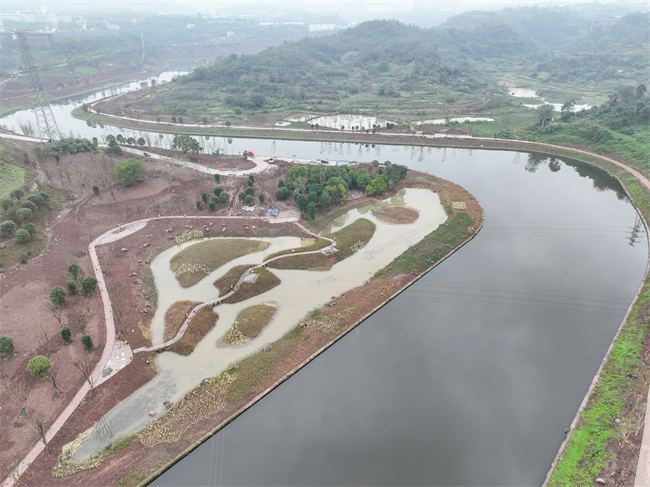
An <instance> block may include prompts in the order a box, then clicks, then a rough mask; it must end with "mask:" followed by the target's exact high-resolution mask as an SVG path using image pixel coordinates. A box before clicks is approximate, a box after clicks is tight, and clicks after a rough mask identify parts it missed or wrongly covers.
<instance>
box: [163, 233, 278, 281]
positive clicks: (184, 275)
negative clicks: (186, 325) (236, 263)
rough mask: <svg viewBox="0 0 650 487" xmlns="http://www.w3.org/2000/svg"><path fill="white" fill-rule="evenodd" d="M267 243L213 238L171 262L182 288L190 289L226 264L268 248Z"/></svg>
mask: <svg viewBox="0 0 650 487" xmlns="http://www.w3.org/2000/svg"><path fill="white" fill-rule="evenodd" d="M269 245H270V244H269V243H268V242H262V241H260V240H246V239H239V238H214V239H211V240H205V241H203V242H198V243H196V244H194V245H190V246H189V247H186V248H184V249H183V250H181V251H180V252H179V253H177V254H176V255H175V256H174V257H173V258H172V260H171V269H172V271H174V274H175V276H176V279H177V280H178V282H179V283H180V285H181V286H182V287H190V286H193V285H194V284H196V283H197V282H199V281H200V280H201V279H203V278H204V277H205V276H206V275H208V274H209V273H210V272H212V271H213V270H215V269H218V268H219V267H221V266H222V265H224V264H225V263H226V262H230V261H231V260H233V259H236V258H238V257H242V256H244V255H247V254H250V253H252V252H261V251H262V250H266V249H267V248H268V247H269Z"/></svg>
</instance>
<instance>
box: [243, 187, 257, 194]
mask: <svg viewBox="0 0 650 487" xmlns="http://www.w3.org/2000/svg"><path fill="white" fill-rule="evenodd" d="M244 193H246V194H247V195H249V196H254V195H255V190H254V189H253V188H251V187H250V186H249V187H248V188H246V191H244Z"/></svg>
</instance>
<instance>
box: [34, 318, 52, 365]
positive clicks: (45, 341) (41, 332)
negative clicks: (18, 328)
mask: <svg viewBox="0 0 650 487" xmlns="http://www.w3.org/2000/svg"><path fill="white" fill-rule="evenodd" d="M36 342H37V343H38V346H39V347H41V348H42V349H43V351H44V352H45V356H46V357H47V358H48V359H49V358H50V334H49V332H48V331H47V328H45V327H44V326H43V325H39V326H38V331H37V332H36Z"/></svg>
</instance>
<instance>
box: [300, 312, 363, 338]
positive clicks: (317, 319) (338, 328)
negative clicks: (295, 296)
mask: <svg viewBox="0 0 650 487" xmlns="http://www.w3.org/2000/svg"><path fill="white" fill-rule="evenodd" d="M354 310H355V308H345V309H344V310H342V311H339V312H338V313H335V314H330V315H322V314H320V310H318V312H315V313H312V316H311V318H310V319H309V320H308V321H307V326H308V327H309V328H315V329H317V330H320V331H322V332H323V333H325V334H326V335H327V336H328V337H330V338H334V337H335V336H337V335H338V334H339V333H341V332H342V331H343V330H344V329H345V328H346V324H345V318H346V317H347V316H348V315H349V314H350V313H352V312H354Z"/></svg>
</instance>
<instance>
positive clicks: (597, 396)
mask: <svg viewBox="0 0 650 487" xmlns="http://www.w3.org/2000/svg"><path fill="white" fill-rule="evenodd" d="M649 299H650V285H648V284H647V283H646V284H645V286H644V290H643V293H642V294H641V296H640V298H639V300H638V302H637V303H636V305H635V309H634V310H633V312H632V313H631V314H630V317H629V319H628V322H627V324H626V326H625V327H624V328H623V329H622V330H621V332H620V334H619V336H618V337H617V339H616V341H615V342H614V346H613V348H612V351H611V353H610V355H609V357H608V358H607V362H606V363H605V366H604V367H603V370H602V373H601V375H600V378H599V380H598V382H597V383H596V386H595V387H594V390H593V392H592V393H591V395H590V397H589V401H588V403H587V406H586V407H585V409H584V410H583V411H582V413H581V414H580V419H579V420H578V424H577V426H576V427H575V429H574V431H573V434H572V435H571V439H570V440H569V442H568V444H567V447H566V449H565V451H564V453H563V454H562V456H561V457H560V461H559V462H558V465H557V467H556V468H555V470H554V471H553V475H552V477H551V480H550V483H549V485H550V486H554V487H555V486H557V487H560V486H561V487H577V486H589V487H590V486H592V485H593V481H594V478H595V477H597V476H598V474H599V472H601V471H602V470H603V469H604V468H605V467H606V466H607V462H608V461H609V460H611V455H610V453H609V452H608V451H607V445H608V442H610V441H612V440H623V437H624V435H625V433H626V432H627V431H629V430H634V429H637V428H638V427H640V424H638V423H637V422H635V421H634V419H633V418H630V417H629V415H628V416H623V417H621V414H620V410H621V408H623V407H624V406H625V405H626V404H627V402H628V397H629V396H630V394H631V393H632V391H633V389H635V388H636V385H637V384H636V381H635V379H636V378H637V377H639V376H640V375H641V374H642V373H643V372H644V371H647V369H648V367H647V366H645V365H643V362H642V359H641V351H642V349H643V341H644V338H645V336H646V331H647V326H648V325H647V324H646V323H645V322H644V321H643V320H642V319H640V317H639V316H637V312H638V310H639V309H641V308H645V307H646V306H647V304H648V300H649ZM617 417H618V418H620V423H616V422H615V421H614V420H615V419H616V418H617Z"/></svg>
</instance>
